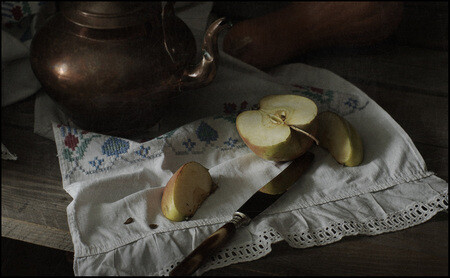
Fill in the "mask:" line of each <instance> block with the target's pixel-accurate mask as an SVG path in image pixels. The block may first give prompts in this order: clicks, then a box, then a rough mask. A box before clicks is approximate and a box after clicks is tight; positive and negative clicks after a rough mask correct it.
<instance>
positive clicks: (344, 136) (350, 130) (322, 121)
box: [317, 111, 363, 167]
mask: <svg viewBox="0 0 450 278" xmlns="http://www.w3.org/2000/svg"><path fill="white" fill-rule="evenodd" d="M317 120H318V123H319V133H318V137H319V141H320V146H322V147H324V148H325V149H327V150H328V151H329V152H330V153H331V155H332V156H333V157H334V159H336V161H337V162H339V163H340V164H343V165H345V166H349V167H353V166H358V165H359V164H361V162H362V160H363V144H362V141H361V137H360V136H359V134H358V132H357V131H356V130H355V128H354V127H353V126H352V125H351V124H350V123H349V122H348V121H347V120H346V119H344V118H343V117H341V116H340V115H338V114H336V113H333V112H331V111H325V112H322V113H320V114H319V115H318V116H317Z"/></svg>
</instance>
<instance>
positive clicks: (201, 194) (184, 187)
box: [161, 161, 213, 221]
mask: <svg viewBox="0 0 450 278" xmlns="http://www.w3.org/2000/svg"><path fill="white" fill-rule="evenodd" d="M212 188H213V182H212V179H211V175H210V174H209V172H208V169H206V168H205V167H203V165H201V164H199V163H197V162H195V161H192V162H188V163H186V164H183V165H182V166H181V167H180V168H179V169H178V170H177V171H176V172H175V173H174V174H173V176H172V177H171V178H170V180H169V181H168V182H167V185H166V187H165V188H164V192H163V196H162V199H161V210H162V213H163V214H164V216H165V217H166V218H168V219H170V220H172V221H182V220H186V219H189V218H190V217H192V216H193V215H194V213H195V212H196V211H197V209H198V208H199V206H200V205H201V204H202V203H203V201H204V200H205V199H206V197H208V195H209V194H210V193H211V190H212Z"/></svg>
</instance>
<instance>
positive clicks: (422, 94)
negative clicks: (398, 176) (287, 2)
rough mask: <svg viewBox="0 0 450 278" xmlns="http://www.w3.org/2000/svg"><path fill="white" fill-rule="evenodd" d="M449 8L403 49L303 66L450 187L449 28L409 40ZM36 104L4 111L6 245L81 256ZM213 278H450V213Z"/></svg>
mask: <svg viewBox="0 0 450 278" xmlns="http://www.w3.org/2000/svg"><path fill="white" fill-rule="evenodd" d="M424 7H426V8H424ZM436 7H437V8H436ZM442 7H444V8H445V9H446V10H447V13H448V3H447V4H445V3H442V4H440V3H437V4H436V5H434V8H433V9H436V11H429V13H428V14H432V13H434V14H435V18H434V19H435V21H433V20H432V19H431V18H427V17H426V13H425V15H421V13H420V12H421V11H423V9H425V10H426V9H427V8H428V9H431V7H428V6H426V5H425V4H423V3H422V2H418V3H417V4H414V3H412V4H411V3H410V5H408V6H407V9H409V13H408V14H407V18H406V23H403V25H402V26H401V27H400V29H401V30H402V28H403V30H404V32H400V33H399V35H397V38H396V39H397V44H395V45H387V46H379V47H377V48H376V49H375V48H374V49H369V50H367V51H341V50H337V51H330V50H324V51H318V52H315V53H311V54H308V55H306V56H305V57H303V58H302V62H303V63H306V64H309V65H312V66H316V67H321V68H326V69H328V70H330V71H332V72H334V73H336V74H337V75H339V76H341V77H343V78H345V79H346V80H348V81H350V82H351V83H353V84H354V85H355V86H357V87H358V88H360V89H361V90H362V91H364V92H365V93H366V94H368V95H369V96H370V97H371V98H372V99H373V100H374V101H376V102H377V103H378V104H379V105H380V106H381V107H382V108H383V109H385V110H386V111H387V112H388V113H389V114H390V115H391V116H392V117H393V118H394V120H396V121H397V122H398V123H399V124H400V126H401V127H402V128H403V129H404V130H405V131H406V133H407V134H408V135H409V136H410V137H411V138H412V140H413V142H414V143H415V145H416V146H417V148H418V150H419V152H420V153H421V154H422V156H423V158H424V160H425V162H426V164H427V166H428V169H429V170H430V171H434V172H435V173H436V175H437V176H439V177H441V178H443V179H444V180H446V181H447V182H448V51H447V47H448V41H447V40H448V35H447V32H448V29H446V30H444V31H445V32H444V33H445V34H446V36H447V39H442V38H439V37H436V36H438V35H436V34H435V33H433V32H435V31H436V28H435V29H430V28H431V27H427V26H423V27H422V28H421V29H420V30H419V32H422V35H420V34H419V35H420V36H417V37H414V34H411V32H410V31H407V30H408V26H409V25H408V24H419V23H415V21H414V18H417V17H420V16H422V17H423V18H422V19H424V20H425V22H426V20H429V21H430V22H433V24H437V25H436V26H438V27H439V28H444V27H442V26H443V25H442V24H441V23H442V22H440V21H446V20H447V21H446V22H447V23H448V19H447V14H443V13H444V12H442V11H441V8H442ZM414 16H415V17H414ZM408 20H409V21H408ZM436 20H437V21H438V22H437V23H436ZM411 26H412V25H411ZM447 28H448V27H447ZM428 29H429V30H434V31H428V33H427V31H426V30H428ZM405 30H406V31H405ZM438 31H439V30H438ZM408 32H409V33H408ZM439 32H440V34H442V30H440V31H439ZM34 100H35V97H34V96H32V97H30V98H28V99H25V100H23V101H21V102H18V103H15V104H12V105H9V106H7V107H2V143H3V144H5V145H6V146H7V147H8V149H9V150H10V151H11V152H12V153H14V154H16V155H17V156H18V160H16V161H5V160H2V187H1V194H2V196H1V198H2V202H1V209H2V237H7V238H10V239H15V240H20V241H24V242H29V243H33V244H37V245H42V246H46V247H51V248H55V249H58V250H65V251H73V245H72V241H71V237H70V233H69V230H68V225H67V215H66V207H67V205H68V204H69V203H70V202H71V197H70V196H69V195H68V194H67V193H66V192H65V191H64V190H63V188H62V183H61V174H60V169H59V164H58V158H57V156H56V146H55V143H54V142H53V141H51V140H48V139H46V138H43V137H41V136H39V135H36V134H34V133H33V126H34ZM2 242H3V241H2ZM8 246H9V248H10V249H14V247H13V246H11V244H9V245H8ZM3 250H4V249H3V246H2V255H3V252H4V251H3ZM35 256H36V257H38V256H39V253H38V252H37V254H35ZM8 258H9V260H8V261H9V264H11V260H12V259H11V258H10V257H8ZM21 259H23V257H17V260H21ZM3 262H4V260H3V259H2V273H3V269H4V267H3ZM69 269H70V268H69ZM16 273H17V272H16ZM41 274H42V273H41ZM68 274H69V275H70V274H72V275H73V273H68ZM205 275H211V276H217V275H237V276H246V275H249V276H250V275H261V276H275V275H448V214H447V213H439V214H438V215H436V216H435V217H433V218H432V219H431V220H430V221H428V222H426V223H424V224H421V225H418V226H414V227H412V228H408V229H405V230H401V231H396V232H392V233H386V234H381V235H377V236H353V237H346V238H344V239H342V240H340V241H338V242H336V243H333V244H330V245H326V246H320V247H312V248H306V249H295V248H291V247H290V246H289V245H288V244H287V243H285V242H281V243H277V244H274V245H273V246H272V252H271V253H270V254H268V255H267V256H265V257H263V258H261V259H258V260H255V261H251V262H246V263H239V264H234V265H230V266H228V267H224V268H220V269H215V270H211V271H209V272H207V273H205Z"/></svg>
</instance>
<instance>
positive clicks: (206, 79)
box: [181, 17, 231, 89]
mask: <svg viewBox="0 0 450 278" xmlns="http://www.w3.org/2000/svg"><path fill="white" fill-rule="evenodd" d="M229 28H231V23H230V22H228V21H225V18H224V17H223V18H220V19H218V20H216V21H214V22H213V23H212V24H211V25H210V26H209V27H208V29H207V30H206V33H205V36H204V38H203V44H202V53H203V55H202V60H201V61H200V63H198V64H197V65H195V66H193V67H190V68H188V69H186V70H185V71H184V73H183V76H182V78H181V88H182V89H193V88H200V87H204V86H206V85H208V84H209V83H211V82H212V81H213V79H214V77H215V76H216V73H217V68H218V64H219V46H218V42H217V40H218V37H219V34H220V32H221V31H222V30H225V29H229Z"/></svg>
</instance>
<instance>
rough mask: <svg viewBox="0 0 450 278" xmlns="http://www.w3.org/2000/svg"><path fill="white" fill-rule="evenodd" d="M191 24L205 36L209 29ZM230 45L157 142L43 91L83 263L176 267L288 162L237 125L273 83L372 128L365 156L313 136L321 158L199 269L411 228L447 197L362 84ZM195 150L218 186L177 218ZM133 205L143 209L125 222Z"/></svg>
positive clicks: (88, 271)
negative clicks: (123, 134)
mask: <svg viewBox="0 0 450 278" xmlns="http://www.w3.org/2000/svg"><path fill="white" fill-rule="evenodd" d="M190 27H191V29H193V31H194V33H195V34H196V36H197V37H198V36H200V37H201V35H202V33H203V29H200V28H199V29H196V28H192V26H190ZM199 34H200V35H199ZM221 55H222V56H221V65H220V68H219V71H218V73H217V77H216V79H215V80H214V82H213V83H212V84H210V85H209V86H207V87H205V88H202V89H198V90H195V91H190V92H186V93H185V94H184V95H182V96H181V97H180V98H178V99H177V100H176V101H175V102H174V104H173V106H172V109H171V110H170V111H168V113H167V115H166V116H165V117H164V118H163V119H162V120H161V122H160V123H159V126H158V128H157V129H155V130H153V131H152V132H154V133H155V134H158V135H160V136H159V137H157V138H155V139H153V140H150V141H148V142H143V143H137V142H134V141H130V140H125V139H122V138H116V137H111V136H105V135H101V134H95V133H92V132H87V131H83V130H81V129H77V128H73V127H68V126H66V125H62V124H61V123H66V120H67V119H64V115H58V113H56V111H57V110H56V109H55V108H54V107H55V106H54V104H53V103H52V102H51V101H50V100H49V99H48V98H47V97H46V96H45V95H41V96H39V97H38V98H37V102H36V125H35V129H36V131H37V132H38V133H40V134H42V135H48V131H51V130H53V133H54V139H55V143H56V146H57V151H58V157H59V162H60V166H61V173H62V178H63V186H64V189H65V190H66V191H67V192H68V193H69V194H70V195H71V196H72V197H73V201H72V202H71V203H70V205H69V206H68V208H67V215H68V223H69V228H70V232H71V235H72V240H73V243H74V250H75V259H74V272H75V275H166V274H168V272H169V271H170V270H171V269H172V268H173V267H174V266H175V265H176V264H177V263H178V262H180V261H181V260H182V259H183V258H184V257H185V256H187V255H188V254H189V253H190V252H191V251H192V250H193V249H194V248H195V247H196V246H198V245H199V244H200V242H201V241H202V240H204V239H205V238H206V237H208V236H209V235H210V234H211V233H212V232H214V231H215V230H216V229H218V228H219V227H220V226H221V225H223V224H224V223H225V222H226V221H228V220H230V219H231V215H232V213H233V212H234V211H235V210H236V209H237V208H239V206H240V205H242V204H243V203H244V202H245V200H246V199H247V198H248V197H250V196H251V195H252V194H253V193H254V192H256V190H258V189H259V187H261V186H262V185H264V184H265V183H266V182H267V181H269V180H270V179H271V178H273V177H274V176H275V175H277V174H278V173H279V172H280V171H281V170H282V169H284V167H286V164H280V163H273V162H269V161H265V160H262V159H260V158H258V157H257V156H255V155H254V154H253V153H252V152H251V151H249V149H248V148H247V147H246V146H245V145H244V143H243V142H242V140H241V139H240V137H239V135H238V134H237V131H236V129H235V123H234V120H235V116H236V114H237V113H239V112H240V111H242V110H245V109H250V108H252V107H253V106H254V105H256V104H257V103H258V101H259V99H261V98H262V97H263V96H265V95H267V94H299V95H303V96H306V97H308V98H310V99H312V100H314V101H315V102H316V104H317V105H318V107H319V110H320V111H324V110H331V111H334V112H337V113H339V114H341V115H343V116H344V117H345V118H346V119H347V120H348V121H349V122H351V124H352V125H354V127H355V128H356V130H358V132H359V133H360V135H361V137H362V141H363V144H364V160H363V162H362V164H361V165H360V166H358V167H351V168H350V167H343V166H341V165H339V164H337V163H336V161H334V159H333V158H332V157H331V155H329V154H328V153H327V152H326V151H325V150H323V149H321V148H320V147H317V146H315V147H313V148H312V150H311V151H312V152H313V153H314V154H315V160H314V163H313V165H312V167H311V168H310V169H309V170H308V171H307V172H306V173H305V174H304V176H303V177H302V178H301V179H300V180H299V181H298V182H297V184H296V185H294V186H293V187H292V189H291V190H290V191H289V192H288V193H286V194H285V195H283V196H282V197H281V198H280V199H279V200H278V201H277V203H276V204H274V205H273V206H272V207H270V208H269V209H268V210H266V211H265V212H264V213H263V214H262V215H261V216H260V217H257V218H255V219H254V220H253V221H252V222H250V224H249V225H248V226H246V227H242V228H240V229H239V230H238V232H237V233H236V235H235V236H234V237H233V238H232V239H231V240H230V242H229V243H228V244H227V245H226V246H224V247H223V248H222V249H221V250H220V251H219V252H218V253H217V254H215V255H214V256H213V258H212V259H211V260H210V261H209V262H208V263H206V264H205V265H204V266H202V267H201V268H200V269H199V270H198V271H197V272H196V274H202V273H204V272H206V271H208V270H210V269H213V268H218V267H223V266H226V265H230V264H232V263H237V262H244V261H251V260H255V259H258V258H260V257H262V256H264V255H266V254H268V253H269V252H270V250H271V247H270V246H271V244H272V243H274V242H278V241H281V240H285V241H286V242H287V243H288V244H289V245H290V246H292V247H295V248H306V247H311V246H314V245H324V244H329V243H332V242H335V241H338V240H340V239H341V238H342V237H344V236H349V235H356V234H365V235H376V234H380V233H384V232H390V231H396V230H401V229H405V228H408V227H411V226H413V225H417V224H420V223H423V222H424V221H427V220H428V219H430V218H431V217H432V216H433V215H435V214H436V213H437V212H438V211H441V210H446V209H447V208H448V184H447V183H446V182H445V181H443V180H442V179H440V178H438V177H436V176H435V175H434V174H433V173H432V172H429V171H428V170H427V169H426V165H425V163H424V160H423V159H422V157H421V155H420V154H419V152H418V151H417V149H416V147H415V146H414V144H413V143H412V141H411V139H410V138H409V137H408V135H407V134H406V133H405V132H404V131H403V129H402V128H401V127H400V126H399V125H398V124H397V123H396V122H395V121H394V120H393V119H392V118H391V117H390V116H389V115H388V114H387V113H386V112H385V111H384V110H383V109H382V108H381V107H380V106H378V105H377V104H376V103H375V102H374V101H373V100H371V99H370V98H369V97H368V96H367V95H366V94H364V93H363V92H362V91H360V90H359V89H358V88H356V87H355V86H353V85H352V84H350V83H349V82H347V81H345V80H343V79H342V78H340V77H338V76H336V75H335V74H333V73H331V72H329V71H327V70H323V69H318V68H314V67H310V66H307V65H303V64H291V65H286V66H280V67H277V68H276V69H274V70H273V71H271V72H270V73H268V74H266V73H264V72H261V71H258V70H257V69H255V68H253V67H251V66H249V65H246V64H244V63H242V62H240V61H238V60H236V59H234V58H232V57H230V56H228V55H226V54H225V53H221ZM46 109H50V110H46ZM45 111H47V112H45ZM48 111H53V112H55V113H53V114H52V113H49V112H48ZM49 120H53V121H55V122H56V123H54V124H53V126H52V125H51V124H49ZM47 127H48V128H47ZM161 134H162V135H161ZM192 160H194V161H197V162H199V163H201V164H203V165H204V166H205V167H207V168H209V169H210V173H211V175H212V177H213V180H214V181H215V182H216V183H217V184H218V189H217V190H216V191H215V192H214V193H213V194H212V195H211V196H209V197H208V198H207V199H206V201H205V202H204V203H203V204H202V206H201V207H200V208H199V210H198V211H197V212H196V214H195V215H194V217H193V218H192V219H190V220H189V221H183V222H172V221H169V220H167V219H166V218H165V217H164V216H163V215H162V213H161V209H160V201H161V196H162V190H163V188H164V186H165V184H166V182H167V181H168V179H169V178H170V176H171V175H172V174H173V173H174V172H175V171H176V170H177V169H178V168H179V167H180V166H181V165H182V164H183V163H185V162H188V161H192ZM130 217H131V218H133V220H134V221H133V222H132V223H129V224H124V222H125V221H126V220H127V219H128V218H130ZM151 224H156V225H151Z"/></svg>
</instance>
